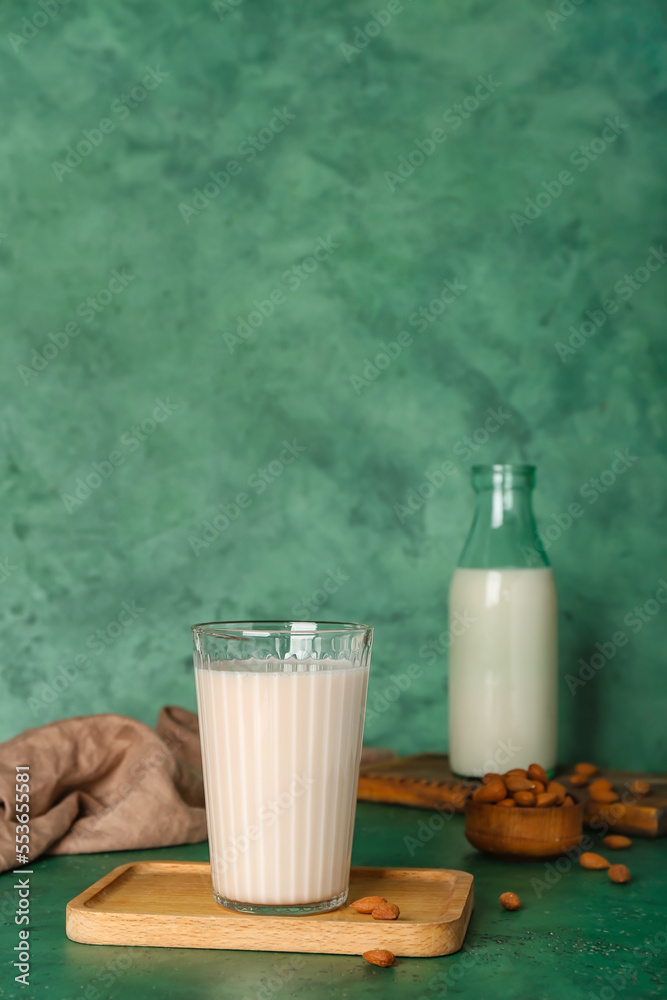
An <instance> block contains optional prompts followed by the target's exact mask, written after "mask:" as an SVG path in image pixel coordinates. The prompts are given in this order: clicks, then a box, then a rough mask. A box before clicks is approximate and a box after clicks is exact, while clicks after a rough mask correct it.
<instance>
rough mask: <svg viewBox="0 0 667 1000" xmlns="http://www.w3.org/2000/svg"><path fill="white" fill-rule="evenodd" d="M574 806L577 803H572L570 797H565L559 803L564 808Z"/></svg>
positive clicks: (572, 800)
mask: <svg viewBox="0 0 667 1000" xmlns="http://www.w3.org/2000/svg"><path fill="white" fill-rule="evenodd" d="M576 804H577V803H576V802H575V801H574V799H573V798H572V796H571V795H566V796H565V798H564V799H563V801H562V803H561V805H564V806H576Z"/></svg>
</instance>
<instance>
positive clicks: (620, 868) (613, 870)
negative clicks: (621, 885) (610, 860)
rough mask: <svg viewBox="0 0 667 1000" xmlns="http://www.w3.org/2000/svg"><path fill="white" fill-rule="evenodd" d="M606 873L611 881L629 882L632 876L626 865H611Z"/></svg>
mask: <svg viewBox="0 0 667 1000" xmlns="http://www.w3.org/2000/svg"><path fill="white" fill-rule="evenodd" d="M607 875H608V876H609V878H610V879H611V880H612V882H629V881H630V879H631V878H632V876H631V875H630V869H629V868H628V867H627V866H626V865H611V867H610V869H609V871H608V872H607Z"/></svg>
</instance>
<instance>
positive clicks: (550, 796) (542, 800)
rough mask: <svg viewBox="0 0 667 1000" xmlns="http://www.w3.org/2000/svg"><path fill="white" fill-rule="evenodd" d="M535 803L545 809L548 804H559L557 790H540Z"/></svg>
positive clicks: (539, 807)
mask: <svg viewBox="0 0 667 1000" xmlns="http://www.w3.org/2000/svg"><path fill="white" fill-rule="evenodd" d="M535 805H536V806H537V807H538V809H544V808H546V807H547V806H557V805H558V796H557V795H556V793H555V792H540V794H539V795H537V796H536V797H535Z"/></svg>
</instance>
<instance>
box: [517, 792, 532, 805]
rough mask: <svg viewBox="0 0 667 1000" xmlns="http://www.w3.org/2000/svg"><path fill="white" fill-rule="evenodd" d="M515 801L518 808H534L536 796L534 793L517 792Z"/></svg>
mask: <svg viewBox="0 0 667 1000" xmlns="http://www.w3.org/2000/svg"><path fill="white" fill-rule="evenodd" d="M514 801H515V802H516V804H517V805H518V806H524V807H525V806H534V805H535V796H534V795H533V793H532V792H515V793H514Z"/></svg>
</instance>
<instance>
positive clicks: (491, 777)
mask: <svg viewBox="0 0 667 1000" xmlns="http://www.w3.org/2000/svg"><path fill="white" fill-rule="evenodd" d="M502 780H503V776H502V774H496V772H495V771H487V773H486V774H485V775H484V777H483V778H482V784H483V785H488V783H489V782H490V781H502Z"/></svg>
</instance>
